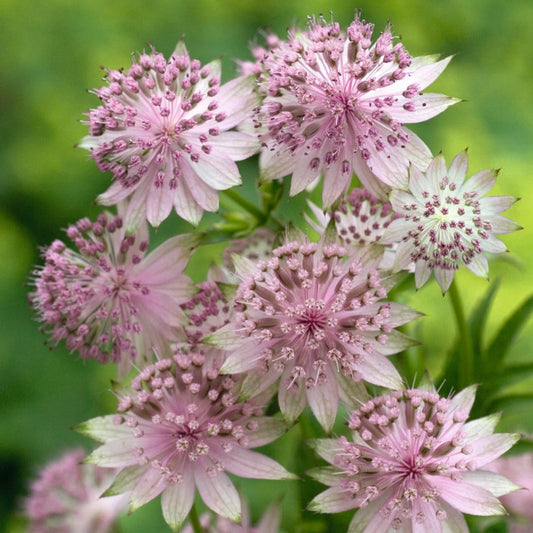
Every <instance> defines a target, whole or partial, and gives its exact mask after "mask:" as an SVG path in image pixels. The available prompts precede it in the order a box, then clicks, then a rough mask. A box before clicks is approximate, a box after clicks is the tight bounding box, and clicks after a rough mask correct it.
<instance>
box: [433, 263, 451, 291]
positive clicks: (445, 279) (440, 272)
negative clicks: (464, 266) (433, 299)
mask: <svg viewBox="0 0 533 533" xmlns="http://www.w3.org/2000/svg"><path fill="white" fill-rule="evenodd" d="M433 272H434V273H435V279H436V280H437V283H438V284H439V287H440V288H441V291H442V294H444V293H445V292H447V290H448V289H449V288H450V285H451V284H452V281H453V277H454V275H455V270H453V269H451V268H440V267H437V268H435V269H434V271H433Z"/></svg>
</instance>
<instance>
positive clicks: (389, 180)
mask: <svg viewBox="0 0 533 533" xmlns="http://www.w3.org/2000/svg"><path fill="white" fill-rule="evenodd" d="M372 32H373V25H371V24H367V23H365V22H364V21H362V20H361V19H360V18H359V16H358V14H356V16H355V19H354V21H353V22H352V23H351V25H350V26H349V27H348V30H347V31H346V33H344V32H342V31H341V30H340V27H339V25H338V24H337V23H327V22H326V21H324V20H323V19H319V20H314V19H313V20H312V21H311V22H310V25H309V29H308V31H304V32H297V31H295V32H292V33H291V34H290V36H289V41H288V42H281V43H280V44H279V45H278V46H277V47H275V48H273V49H272V50H271V51H270V52H269V53H268V54H267V55H266V56H265V58H264V60H263V63H264V68H265V71H266V74H265V76H264V84H265V87H266V92H267V93H268V97H267V98H265V100H264V102H263V105H262V107H261V110H260V112H259V113H258V116H257V126H258V128H260V129H261V128H266V129H267V133H266V134H265V135H263V137H262V139H263V142H264V144H265V147H266V148H265V150H264V152H263V155H262V168H263V175H264V176H265V177H266V178H269V179H276V178H280V177H283V175H285V174H289V173H291V172H292V184H291V193H292V194H296V193H298V192H300V191H301V190H303V189H304V188H305V187H306V186H307V185H309V184H310V183H311V182H312V181H313V179H315V178H316V177H317V176H318V175H319V174H321V173H322V174H323V175H324V188H323V203H324V207H328V206H330V205H331V204H332V203H333V202H334V201H335V200H336V199H338V198H339V197H340V196H341V194H342V193H344V191H346V190H347V188H348V187H349V185H350V181H351V178H352V175H353V173H354V172H355V173H356V174H357V176H358V177H359V179H360V180H361V181H362V182H363V183H364V184H365V186H366V187H367V188H369V189H370V190H371V191H373V192H374V193H376V194H380V195H382V196H383V195H384V191H385V190H386V186H403V185H405V181H406V177H407V167H408V166H409V163H410V162H413V163H415V164H417V165H419V166H420V168H425V166H426V165H427V164H428V163H429V160H430V157H431V153H430V152H429V149H428V148H427V147H426V146H425V145H424V144H423V143H422V142H421V141H420V139H418V138H417V137H416V136H415V135H414V134H413V133H411V132H410V131H409V130H407V129H406V128H405V127H404V126H403V124H404V123H408V122H419V121H421V120H425V119H427V118H430V117H432V116H434V115H436V114H438V113H440V112H441V111H443V110H444V109H445V108H446V107H447V106H449V105H451V104H452V103H453V100H452V99H447V98H446V97H444V96H442V95H427V96H426V95H424V94H422V93H421V91H422V89H424V88H425V87H426V86H427V85H429V84H430V83H431V82H432V81H433V80H434V79H435V78H436V77H437V76H438V75H439V74H440V73H441V72H442V70H443V69H444V68H445V66H446V64H447V60H445V61H443V62H438V63H435V62H434V61H433V62H432V63H433V64H427V62H426V63H424V62H423V61H422V62H418V61H416V60H413V59H412V58H411V56H410V55H409V54H408V52H407V51H406V50H405V48H404V47H403V45H402V44H401V43H397V44H393V36H392V33H391V30H390V28H387V29H385V31H384V32H383V33H382V34H381V35H380V36H379V37H378V39H377V40H376V42H375V43H372V41H371V37H372ZM429 63H431V62H429ZM435 96H437V97H438V98H435Z"/></svg>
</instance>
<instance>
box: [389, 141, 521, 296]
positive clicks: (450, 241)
mask: <svg viewBox="0 0 533 533" xmlns="http://www.w3.org/2000/svg"><path fill="white" fill-rule="evenodd" d="M467 166H468V156H467V153H466V151H463V152H461V153H459V154H458V155H457V156H456V157H455V158H454V160H453V161H452V163H451V165H450V168H448V169H447V168H446V162H445V160H444V157H443V156H442V155H438V156H437V157H435V158H434V159H433V161H432V162H431V164H430V165H429V167H428V168H427V171H426V172H424V173H423V172H420V171H419V170H418V169H417V168H416V167H411V168H410V170H409V190H408V191H402V190H393V191H392V192H391V194H390V201H391V204H392V207H393V209H394V211H395V213H397V214H398V215H400V217H399V218H397V219H396V220H394V221H393V222H392V223H391V224H390V225H389V227H388V228H387V230H386V231H385V234H384V235H383V237H382V239H381V242H382V243H383V244H394V243H399V245H398V249H397V253H396V258H395V264H394V268H395V270H401V269H403V268H405V267H406V266H408V265H409V264H410V263H412V262H414V263H415V283H416V286H417V288H418V287H421V286H422V285H424V283H426V281H427V280H428V279H429V277H430V276H431V273H432V272H434V274H435V279H436V280H437V283H438V284H439V285H440V287H441V289H442V292H446V291H447V290H448V288H449V286H450V284H451V282H452V280H453V277H454V274H455V271H456V270H457V269H458V268H459V266H460V265H465V266H466V268H468V269H469V270H470V271H471V272H473V273H474V274H476V275H477V276H481V277H484V278H487V277H488V273H489V266H488V261H487V258H486V257H485V255H484V253H483V252H492V253H502V252H505V251H507V248H506V247H505V244H503V242H501V241H500V240H499V239H498V238H496V237H495V235H498V234H502V233H509V232H511V231H515V230H517V229H520V226H519V225H518V224H516V223H515V222H513V221H512V220H509V219H508V218H505V217H502V216H500V215H499V213H501V212H502V211H505V210H506V209H508V208H509V207H511V206H512V205H513V204H514V203H515V202H516V198H514V197H512V196H489V197H486V198H483V196H484V195H485V193H487V192H488V191H489V190H490V189H491V188H492V186H493V185H494V183H495V182H496V177H497V175H498V172H497V171H496V170H482V171H481V172H478V173H477V174H475V175H474V176H472V177H471V178H470V179H469V180H466V181H465V177H466V172H467Z"/></svg>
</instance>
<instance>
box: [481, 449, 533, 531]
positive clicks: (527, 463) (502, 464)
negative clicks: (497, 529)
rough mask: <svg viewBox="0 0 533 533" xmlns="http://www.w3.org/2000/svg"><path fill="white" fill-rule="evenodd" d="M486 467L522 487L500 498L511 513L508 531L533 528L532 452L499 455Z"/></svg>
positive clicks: (530, 529)
mask: <svg viewBox="0 0 533 533" xmlns="http://www.w3.org/2000/svg"><path fill="white" fill-rule="evenodd" d="M487 469H488V470H491V471H492V472H496V473H498V474H501V475H503V476H505V477H508V478H509V479H511V480H513V481H514V482H515V483H517V484H518V485H520V486H521V487H522V489H521V490H517V491H516V492H513V493H512V494H508V495H507V496H504V497H503V498H502V502H503V504H504V505H505V508H506V509H507V510H508V511H509V512H510V513H511V514H512V515H513V516H512V519H511V520H510V528H509V531H510V533H529V532H531V531H532V530H533V507H532V505H531V501H532V500H531V497H532V495H533V453H522V454H520V455H510V456H508V457H500V458H499V459H497V460H496V461H494V462H492V463H490V464H488V465H487Z"/></svg>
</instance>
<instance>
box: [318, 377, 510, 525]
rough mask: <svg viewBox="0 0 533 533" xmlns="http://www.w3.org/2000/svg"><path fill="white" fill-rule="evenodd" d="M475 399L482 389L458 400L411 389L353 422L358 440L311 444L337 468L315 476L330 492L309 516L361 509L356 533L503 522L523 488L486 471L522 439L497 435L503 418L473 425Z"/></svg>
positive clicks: (373, 404)
mask: <svg viewBox="0 0 533 533" xmlns="http://www.w3.org/2000/svg"><path fill="white" fill-rule="evenodd" d="M474 396H475V386H471V387H469V388H467V389H465V390H463V391H462V392H460V393H459V394H457V395H456V396H454V397H453V398H452V399H448V398H443V397H441V396H439V394H437V393H436V392H435V391H434V390H430V391H428V390H420V389H410V390H404V391H395V392H392V393H390V394H386V395H384V396H379V397H377V398H373V399H372V400H370V401H368V402H367V403H365V404H363V405H362V406H361V407H360V408H359V409H357V410H355V411H353V412H352V413H351V415H350V417H349V421H348V426H349V427H350V429H352V430H353V437H352V439H351V440H350V439H347V438H345V437H341V438H339V439H331V440H329V439H317V440H315V441H313V442H312V443H311V444H312V446H313V447H314V448H315V449H316V451H317V452H318V454H319V455H320V456H322V457H323V458H324V459H325V460H326V461H328V462H329V463H331V464H332V465H333V467H330V468H327V469H318V470H315V471H314V472H311V474H312V475H313V477H316V478H317V479H318V480H319V481H321V482H322V483H324V484H326V485H329V486H330V488H329V489H327V490H326V491H324V492H322V493H321V494H319V495H318V496H316V497H315V498H314V499H313V500H312V502H311V503H310V508H311V509H313V510H315V511H319V512H322V513H338V512H341V511H346V510H348V509H355V508H358V509H359V511H358V512H357V513H356V514H355V516H354V518H353V520H352V522H351V524H350V528H349V532H350V533H356V532H357V533H361V532H365V533H370V532H378V531H379V532H381V531H390V530H399V531H403V532H405V533H411V532H412V533H415V532H416V533H422V532H429V531H431V532H434V533H440V532H445V531H455V532H457V533H463V532H464V533H468V527H467V525H466V522H465V520H464V517H463V515H462V514H461V513H468V514H473V515H481V516H488V515H495V514H503V513H504V512H505V510H504V508H503V507H502V505H501V503H500V502H499V500H498V496H502V495H503V494H507V493H508V492H510V491H513V490H516V489H517V488H518V487H517V486H516V485H515V484H514V483H511V482H510V481H509V480H507V479H506V478H504V477H503V476H500V475H498V474H494V473H493V472H488V471H486V470H482V468H483V467H484V466H485V465H487V464H488V463H490V462H491V461H493V460H494V459H495V458H496V457H499V456H500V455H501V454H502V453H504V452H505V451H506V450H508V449H509V448H510V447H511V446H512V445H513V444H514V443H515V442H516V441H517V440H518V438H519V435H512V434H506V433H496V434H493V431H494V427H495V425H496V424H497V422H498V420H499V416H498V415H491V416H487V417H485V418H481V419H479V420H473V421H470V422H466V420H467V418H468V415H469V413H470V409H471V407H472V404H473V402H474Z"/></svg>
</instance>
